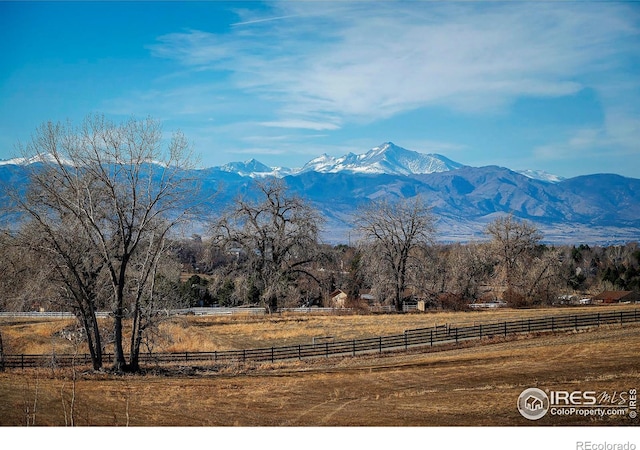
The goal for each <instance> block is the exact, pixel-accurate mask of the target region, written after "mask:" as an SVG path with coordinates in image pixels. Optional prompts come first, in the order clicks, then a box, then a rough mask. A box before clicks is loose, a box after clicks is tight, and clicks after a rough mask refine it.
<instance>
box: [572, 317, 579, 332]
mask: <svg viewBox="0 0 640 450" xmlns="http://www.w3.org/2000/svg"><path fill="white" fill-rule="evenodd" d="M573 325H574V328H575V329H576V331H578V315H577V314H576V315H575V316H573Z"/></svg>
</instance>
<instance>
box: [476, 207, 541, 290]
mask: <svg viewBox="0 0 640 450" xmlns="http://www.w3.org/2000/svg"><path fill="white" fill-rule="evenodd" d="M485 233H486V234H487V235H489V236H490V237H491V243H492V247H493V252H494V255H495V256H496V258H497V260H498V265H499V268H500V269H501V271H502V276H503V278H504V281H505V284H506V286H507V288H510V287H513V285H514V282H515V276H516V272H517V269H518V267H519V266H521V265H522V262H523V261H524V260H525V258H526V256H527V255H530V254H531V253H533V251H534V250H535V249H536V246H537V245H538V244H539V243H540V240H541V239H542V233H540V231H539V230H538V229H537V228H536V227H535V226H534V225H532V224H531V223H529V222H527V221H520V220H517V219H516V218H515V217H514V216H513V215H511V214H510V215H508V216H503V217H498V218H497V219H495V220H494V221H493V222H491V223H490V224H489V225H487V227H486V229H485Z"/></svg>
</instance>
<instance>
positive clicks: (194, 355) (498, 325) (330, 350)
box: [0, 309, 640, 369]
mask: <svg viewBox="0 0 640 450" xmlns="http://www.w3.org/2000/svg"><path fill="white" fill-rule="evenodd" d="M639 321H640V311H639V310H637V309H634V310H623V311H609V312H602V313H587V314H572V315H556V316H546V317H541V318H530V319H521V320H513V321H505V322H495V323H481V324H474V325H470V326H434V327H429V328H418V329H413V330H406V331H405V332H404V333H402V334H397V335H388V336H378V337H372V338H367V339H354V340H346V341H330V340H325V341H323V342H315V341H314V342H313V343H311V344H300V345H291V346H286V347H265V348H253V349H244V350H225V351H214V352H173V353H141V354H140V363H141V364H158V365H159V364H168V363H190V362H210V363H211V362H213V363H218V362H219V363H233V362H266V361H271V362H274V361H278V360H286V359H303V358H312V357H329V356H338V355H341V356H356V355H357V354H364V353H371V352H379V353H382V352H384V351H390V350H399V349H402V348H404V349H408V348H409V347H417V346H435V345H442V344H447V343H459V342H461V341H465V340H470V339H482V338H488V337H494V336H505V337H506V336H508V335H512V334H521V333H533V332H548V331H551V332H554V331H564V330H570V329H575V330H578V329H581V328H589V327H599V326H600V325H612V324H621V325H623V324H625V323H637V322H639ZM111 362H113V354H111V353H107V354H105V355H104V363H106V364H109V363H111ZM90 364H91V359H90V358H89V355H87V354H82V355H68V354H49V355H3V357H2V361H0V365H2V366H4V367H5V368H22V369H24V368H31V367H63V366H71V365H76V366H83V365H90Z"/></svg>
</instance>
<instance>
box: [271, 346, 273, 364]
mask: <svg viewBox="0 0 640 450" xmlns="http://www.w3.org/2000/svg"><path fill="white" fill-rule="evenodd" d="M271 362H273V347H271Z"/></svg>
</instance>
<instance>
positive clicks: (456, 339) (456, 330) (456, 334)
mask: <svg viewBox="0 0 640 450" xmlns="http://www.w3.org/2000/svg"><path fill="white" fill-rule="evenodd" d="M456 344H458V327H456Z"/></svg>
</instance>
